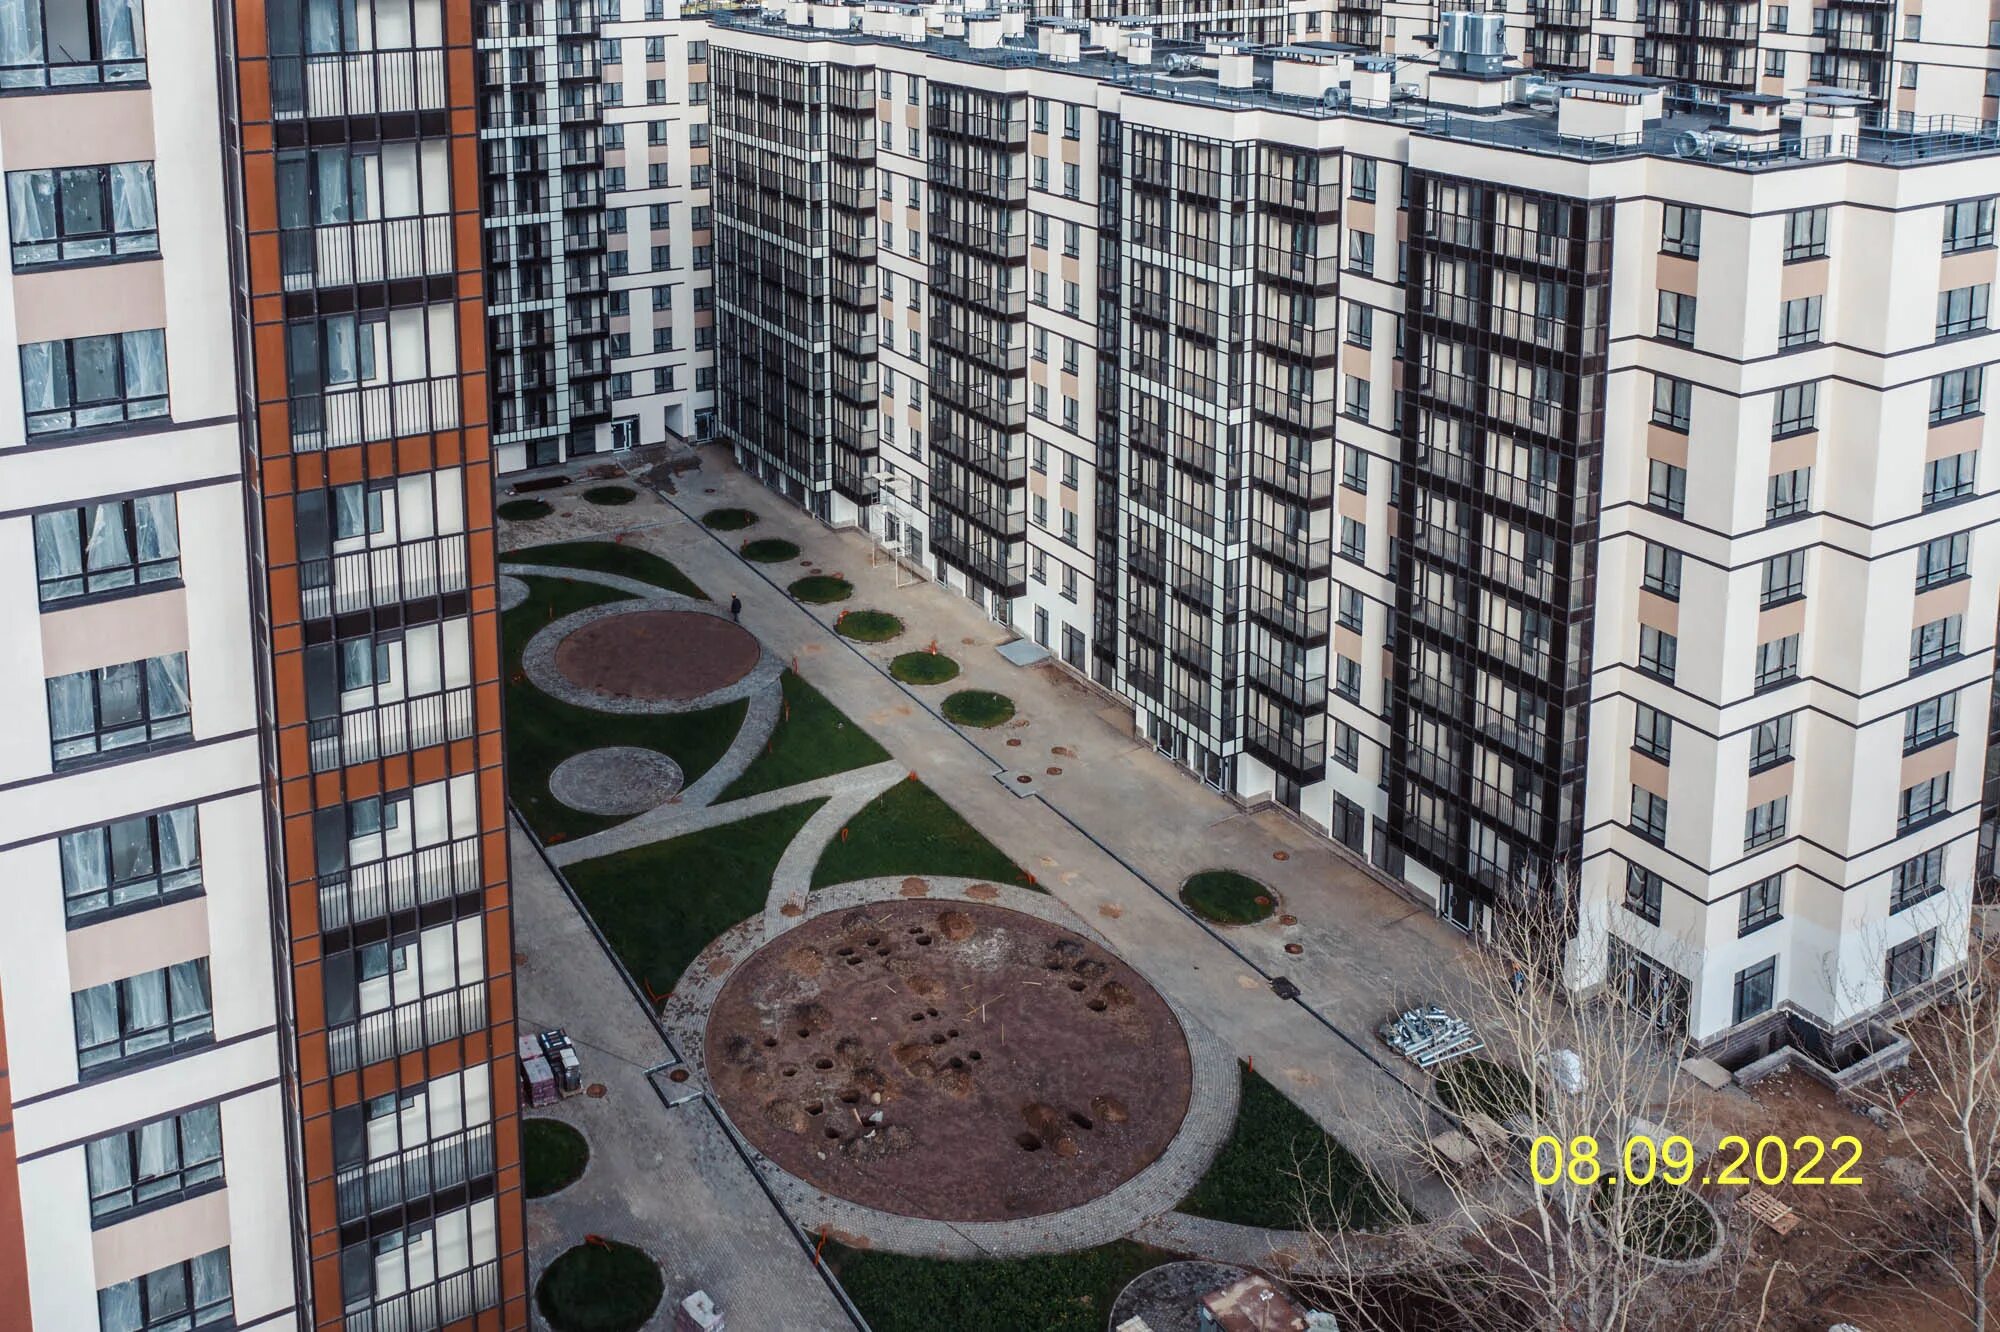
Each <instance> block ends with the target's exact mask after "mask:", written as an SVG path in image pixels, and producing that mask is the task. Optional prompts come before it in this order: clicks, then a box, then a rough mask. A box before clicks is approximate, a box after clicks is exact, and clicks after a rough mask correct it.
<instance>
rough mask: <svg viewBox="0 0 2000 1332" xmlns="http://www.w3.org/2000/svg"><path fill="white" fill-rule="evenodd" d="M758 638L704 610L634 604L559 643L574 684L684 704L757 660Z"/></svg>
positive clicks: (561, 663)
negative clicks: (636, 606)
mask: <svg viewBox="0 0 2000 1332" xmlns="http://www.w3.org/2000/svg"><path fill="white" fill-rule="evenodd" d="M757 651H758V649H757V639H756V637H755V636H754V635H753V634H751V633H750V631H749V630H747V629H745V628H743V627H742V626H741V625H737V624H732V623H731V622H729V621H728V620H724V619H721V618H719V617H717V616H714V615H704V614H702V613H701V612H700V611H679V610H635V611H625V612H623V613H621V614H618V615H607V616H605V617H603V618H602V619H598V620H592V621H591V622H590V623H588V624H586V625H583V626H581V627H580V628H578V629H576V630H574V631H573V632H571V633H570V634H569V635H568V636H566V637H565V638H564V639H563V641H562V642H560V643H558V644H557V645H556V653H555V667H556V669H557V670H558V671H561V672H562V673H563V676H564V677H565V678H566V679H568V680H569V681H570V682H571V683H572V684H575V685H577V686H579V687H581V688H584V689H592V690H595V691H597V692H598V693H600V694H609V695H611V696H613V697H616V698H638V699H646V700H648V701H657V702H667V701H672V702H681V701H685V700H687V699H691V698H700V697H701V696H702V695H703V694H706V693H709V692H711V691H713V690H716V689H721V688H723V687H724V686H725V685H732V684H735V683H736V682H737V681H738V680H741V679H742V678H743V677H744V676H746V675H748V674H749V673H750V671H751V668H752V667H754V666H756V664H757Z"/></svg>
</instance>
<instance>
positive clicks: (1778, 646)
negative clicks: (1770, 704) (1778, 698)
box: [1755, 634, 1799, 689]
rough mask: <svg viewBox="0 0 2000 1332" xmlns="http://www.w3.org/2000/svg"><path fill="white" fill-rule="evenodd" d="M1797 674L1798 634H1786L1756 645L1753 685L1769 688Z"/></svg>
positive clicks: (1794, 677) (1794, 678)
mask: <svg viewBox="0 0 2000 1332" xmlns="http://www.w3.org/2000/svg"><path fill="white" fill-rule="evenodd" d="M1798 676H1799V636H1798V635H1797V634H1786V635H1785V636H1784V637H1783V638H1774V639H1772V640H1771V641H1770V642H1768V643H1759V644H1758V645H1757V675H1756V682H1755V687H1756V688H1758V689H1769V688H1770V687H1771V686H1773V685H1781V684H1784V683H1786V682H1787V681H1789V680H1796V679H1797V678H1798Z"/></svg>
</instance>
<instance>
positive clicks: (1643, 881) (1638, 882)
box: [1625, 861, 1666, 925]
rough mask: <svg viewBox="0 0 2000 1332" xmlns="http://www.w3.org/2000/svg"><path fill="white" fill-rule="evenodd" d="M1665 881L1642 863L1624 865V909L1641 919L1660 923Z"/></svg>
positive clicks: (1655, 923)
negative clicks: (1661, 899)
mask: <svg viewBox="0 0 2000 1332" xmlns="http://www.w3.org/2000/svg"><path fill="white" fill-rule="evenodd" d="M1665 885H1666V881H1665V880H1664V879H1662V878H1661V877H1660V876H1659V875H1657V874H1655V873H1653V871H1651V870H1649V869H1647V868H1646V867H1645V866H1643V865H1634V864H1632V863H1630V862H1629V861H1628V862H1627V863H1626V865H1625V909H1626V910H1627V911H1629V912H1631V913H1632V914H1633V915H1635V916H1637V917H1638V918H1639V919H1641V920H1643V921H1647V922H1649V923H1651V924H1654V925H1657V924H1659V923H1660V898H1661V897H1662V895H1663V894H1664V891H1665Z"/></svg>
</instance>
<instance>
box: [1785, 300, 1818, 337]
mask: <svg viewBox="0 0 2000 1332" xmlns="http://www.w3.org/2000/svg"><path fill="white" fill-rule="evenodd" d="M1821 300H1822V298H1821V297H1818V296H1801V297H1799V298H1798V299H1797V300H1795V301H1786V302H1785V304H1784V306H1783V308H1782V309H1780V310H1779V311H1778V346H1779V347H1781V348H1783V347H1805V346H1809V345H1811V344H1812V343H1815V342H1818V341H1819V315H1820V304H1821Z"/></svg>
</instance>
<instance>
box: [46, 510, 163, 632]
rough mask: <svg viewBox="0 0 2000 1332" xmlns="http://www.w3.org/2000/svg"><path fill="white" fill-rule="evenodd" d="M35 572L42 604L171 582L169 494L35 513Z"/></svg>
mask: <svg viewBox="0 0 2000 1332" xmlns="http://www.w3.org/2000/svg"><path fill="white" fill-rule="evenodd" d="M35 576H36V580H37V582H38V584H39V587H40V591H41V601H42V605H44V606H48V605H51V604H53V603H56V602H61V601H67V600H69V599H70V598H72V597H89V596H99V595H102V594H104V593H108V592H117V591H122V590H125V589H128V588H139V587H144V586H146V585H148V584H151V583H170V582H174V581H176V580H177V579H179V578H180V576H181V536H180V520H179V517H178V513H177V510H176V506H175V503H174V497H173V496H172V495H148V496H145V497H144V498H141V499H131V500H112V501H110V502H109V503H105V504H87V505H85V506H83V507H82V508H78V509H58V510H56V511H55V512H54V513H38V514H36V515H35Z"/></svg>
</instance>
